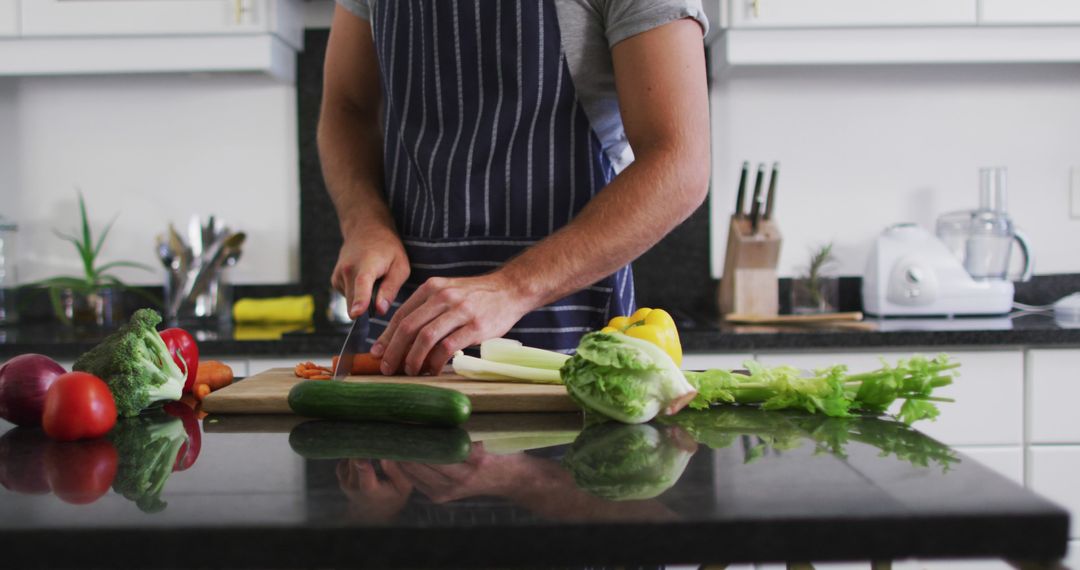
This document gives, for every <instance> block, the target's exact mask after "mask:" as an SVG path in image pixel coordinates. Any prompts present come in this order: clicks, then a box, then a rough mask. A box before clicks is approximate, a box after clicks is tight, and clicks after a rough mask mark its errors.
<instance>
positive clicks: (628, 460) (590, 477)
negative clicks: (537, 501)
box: [563, 422, 696, 501]
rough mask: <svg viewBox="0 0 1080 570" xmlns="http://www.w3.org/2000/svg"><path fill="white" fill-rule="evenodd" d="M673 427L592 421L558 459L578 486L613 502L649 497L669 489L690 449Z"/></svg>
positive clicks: (678, 475)
mask: <svg viewBox="0 0 1080 570" xmlns="http://www.w3.org/2000/svg"><path fill="white" fill-rule="evenodd" d="M684 436H685V434H683V433H682V432H681V430H680V429H679V428H677V427H675V426H668V427H664V426H654V425H652V424H639V425H622V424H617V423H610V422H609V423H602V424H594V425H592V426H589V427H588V428H585V430H584V431H582V432H581V435H579V436H578V437H577V439H575V440H574V443H573V444H572V445H571V446H570V449H569V450H568V451H567V452H566V456H565V457H564V458H563V464H564V465H565V466H566V468H567V469H568V470H569V471H570V473H571V474H572V475H573V477H574V481H575V482H576V483H577V485H578V486H579V487H581V488H582V489H584V490H586V491H588V492H589V493H592V494H594V495H596V496H598V497H602V498H605V499H611V500H613V501H627V500H635V499H651V498H653V497H655V496H657V495H659V494H660V493H663V492H664V491H666V490H668V489H669V488H671V486H672V485H674V484H675V483H676V482H677V481H678V480H679V477H681V476H682V473H683V471H684V470H685V469H686V465H687V464H688V463H689V462H690V458H691V457H692V456H693V455H694V452H695V451H696V445H695V444H694V443H693V442H692V441H691V442H689V444H687V443H686V442H685V437H684Z"/></svg>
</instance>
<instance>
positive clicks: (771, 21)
mask: <svg viewBox="0 0 1080 570" xmlns="http://www.w3.org/2000/svg"><path fill="white" fill-rule="evenodd" d="M975 20H976V0H734V1H733V2H731V23H732V27H736V28H746V27H763V28H772V27H792V28H795V27H829V26H910V25H961V24H975Z"/></svg>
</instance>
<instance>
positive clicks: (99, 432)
mask: <svg viewBox="0 0 1080 570" xmlns="http://www.w3.org/2000/svg"><path fill="white" fill-rule="evenodd" d="M114 425H116V402H114V401H113V396H112V392H110V391H109V387H108V386H107V385H106V384H105V382H104V381H103V380H102V379H101V378H98V377H97V376H94V375H93V374H89V373H86V372H68V373H67V374H61V375H60V376H59V377H58V378H57V379H56V381H54V382H53V383H52V386H49V391H48V392H46V393H45V412H44V413H43V414H42V417H41V427H43V428H44V429H45V433H47V434H49V437H51V438H53V439H57V440H60V441H74V440H76V439H93V438H95V437H101V436H103V435H105V434H106V433H109V430H111V429H112V427H113V426H114Z"/></svg>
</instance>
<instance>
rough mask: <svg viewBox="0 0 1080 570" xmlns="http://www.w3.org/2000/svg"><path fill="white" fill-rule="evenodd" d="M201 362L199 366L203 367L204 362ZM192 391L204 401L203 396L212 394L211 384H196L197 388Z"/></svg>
mask: <svg viewBox="0 0 1080 570" xmlns="http://www.w3.org/2000/svg"><path fill="white" fill-rule="evenodd" d="M199 364H200V366H199V367H200V368H201V367H202V366H201V365H202V363H201V362H200V363H199ZM191 393H192V394H195V397H196V398H197V399H199V400H200V401H202V399H203V398H205V397H207V396H208V395H209V394H210V386H209V385H207V384H196V385H195V388H194V389H193V390H192V391H191Z"/></svg>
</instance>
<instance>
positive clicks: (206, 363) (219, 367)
mask: <svg viewBox="0 0 1080 570" xmlns="http://www.w3.org/2000/svg"><path fill="white" fill-rule="evenodd" d="M232 381H233V371H232V368H229V366H228V365H227V364H225V363H224V362H221V361H219V360H203V361H201V362H199V371H198V373H197V374H196V375H195V385H196V386H198V385H199V384H206V385H207V386H209V387H210V389H211V390H220V389H222V388H224V387H226V386H228V385H229V384H232Z"/></svg>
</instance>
